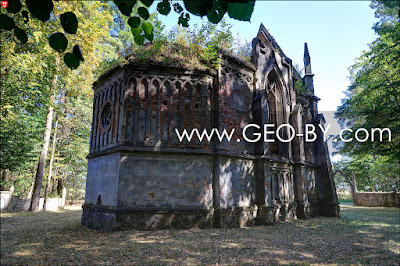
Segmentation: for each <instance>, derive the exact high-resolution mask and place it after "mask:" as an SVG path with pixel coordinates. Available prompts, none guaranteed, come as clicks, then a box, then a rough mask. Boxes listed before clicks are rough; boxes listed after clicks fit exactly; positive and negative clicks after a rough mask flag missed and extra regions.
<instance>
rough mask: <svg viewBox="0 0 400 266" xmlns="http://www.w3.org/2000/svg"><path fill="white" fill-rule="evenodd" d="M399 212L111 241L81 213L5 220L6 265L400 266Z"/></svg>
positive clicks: (137, 234)
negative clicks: (347, 265)
mask: <svg viewBox="0 0 400 266" xmlns="http://www.w3.org/2000/svg"><path fill="white" fill-rule="evenodd" d="M398 211H399V210H398V209H393V208H365V207H348V206H345V207H342V215H343V218H342V219H339V218H324V217H319V218H312V219H309V220H298V221H295V222H292V223H281V224H278V225H273V226H262V227H261V226H260V227H252V228H246V229H237V228H236V229H202V230H200V229H191V230H162V231H136V230H131V231H124V232H113V233H105V232H99V231H95V230H91V229H87V228H85V227H82V226H81V225H80V217H81V213H82V212H81V211H80V210H79V211H62V212H45V213H28V212H25V213H11V214H1V240H2V241H1V263H2V264H27V263H28V264H46V263H55V264H99V263H107V264H112V263H115V264H132V263H137V264H148V263H151V264H160V263H162V264H174V263H182V264H191V263H192V264H194V263H196V264H198V263H204V264H210V263H229V264H243V263H248V264H277V263H284V264H291V263H295V264H301V263H305V264H308V263H361V264H369V263H375V264H376V263H379V264H398V263H400V259H399V247H400V239H399V234H398V232H399V224H400V221H399V220H400V219H399V212H398Z"/></svg>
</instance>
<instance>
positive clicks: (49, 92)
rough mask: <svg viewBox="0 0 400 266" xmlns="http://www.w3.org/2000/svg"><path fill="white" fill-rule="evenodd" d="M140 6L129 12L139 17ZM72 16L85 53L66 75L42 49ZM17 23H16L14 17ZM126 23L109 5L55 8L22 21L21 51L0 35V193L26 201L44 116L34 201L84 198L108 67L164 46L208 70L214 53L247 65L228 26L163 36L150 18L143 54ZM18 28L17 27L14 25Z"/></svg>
mask: <svg viewBox="0 0 400 266" xmlns="http://www.w3.org/2000/svg"><path fill="white" fill-rule="evenodd" d="M140 6H144V5H141V4H140V3H139V4H138V5H136V6H135V7H133V12H132V13H133V14H135V13H137V12H138V8H139V7H140ZM68 11H73V13H74V14H75V15H76V17H77V18H78V20H79V28H78V30H77V34H76V36H72V37H71V36H68V37H69V38H70V41H71V40H72V41H79V44H80V49H81V50H82V53H83V54H84V61H83V62H82V63H81V64H80V66H79V67H78V68H77V69H75V70H71V69H70V68H69V67H68V66H66V65H65V64H64V63H63V62H62V59H61V56H60V55H59V54H58V53H55V52H54V50H53V49H52V48H51V47H50V46H49V44H48V40H47V38H48V36H49V35H50V34H51V33H52V32H54V31H57V30H59V31H60V30H61V25H60V24H59V23H58V21H57V19H56V17H57V16H59V15H60V14H63V13H65V12H68ZM21 20H22V18H21ZM128 20H129V17H126V16H124V15H122V14H121V12H120V10H119V8H118V6H117V5H115V4H114V3H113V2H100V1H82V2H80V3H77V2H76V3H72V4H71V3H66V2H56V3H55V8H54V11H53V13H52V14H51V16H50V19H49V21H47V22H46V23H42V22H40V21H37V20H33V19H31V20H29V21H28V22H27V23H28V28H29V32H28V34H29V41H28V42H27V43H26V44H21V43H20V42H18V41H17V40H16V38H15V36H14V35H13V34H12V32H11V31H3V30H2V31H1V33H0V38H1V40H2V42H1V44H0V49H1V53H2V55H3V56H2V57H1V69H0V70H1V74H2V75H1V87H2V90H1V131H0V152H1V161H0V169H1V181H0V182H1V183H0V185H1V188H2V190H7V189H9V188H10V187H11V186H12V185H14V187H15V190H14V195H16V196H21V197H22V198H27V197H32V193H33V187H34V182H35V175H36V173H37V167H38V161H39V159H40V157H41V156H40V155H41V150H43V149H42V145H43V135H44V134H46V133H45V132H46V130H45V129H46V121H49V109H52V112H53V114H52V117H51V119H50V123H47V127H48V128H51V131H49V132H51V134H50V136H49V137H50V141H49V147H48V153H47V156H45V160H46V163H45V169H44V177H43V186H42V189H41V191H40V195H41V197H45V196H48V197H61V191H62V188H63V187H66V188H67V190H68V194H67V199H70V200H78V199H83V198H84V192H85V191H84V190H85V181H86V171H87V169H86V167H87V160H86V156H87V154H88V152H89V137H90V127H91V120H92V103H93V91H92V83H93V82H94V81H95V80H96V79H97V78H98V77H99V76H100V75H101V74H103V73H104V72H106V71H107V70H109V69H110V68H112V67H114V66H116V65H118V64H120V63H123V62H124V61H126V60H127V58H128V57H129V56H130V55H131V54H132V53H135V54H137V55H138V56H142V57H143V58H142V59H144V60H145V59H146V58H152V57H153V55H154V54H155V53H157V54H162V53H163V52H168V49H167V44H175V45H179V46H185V47H187V48H188V53H189V55H190V56H189V58H195V57H200V59H201V60H202V61H205V62H209V63H211V64H212V61H213V60H216V55H217V48H218V49H224V50H225V51H227V52H228V53H231V54H233V55H235V56H237V57H240V58H242V59H244V60H249V57H250V53H251V45H250V43H249V42H247V41H245V40H241V39H240V37H239V36H233V33H232V31H231V27H232V26H231V25H230V24H228V23H226V22H225V21H224V20H222V21H220V22H219V23H218V24H213V23H211V22H203V24H201V25H193V27H191V28H188V27H182V26H180V25H176V26H175V27H174V28H173V29H172V30H170V31H167V30H165V27H164V25H163V23H162V21H161V20H160V19H159V16H158V14H157V13H156V12H155V13H153V14H149V18H148V21H149V22H151V23H152V25H153V35H154V39H153V41H152V46H151V47H150V48H149V47H148V46H147V47H144V46H141V45H138V44H137V43H136V42H135V35H134V34H132V31H131V27H130V24H129V21H128ZM15 23H16V24H17V25H18V24H22V23H23V21H18V20H16V21H15Z"/></svg>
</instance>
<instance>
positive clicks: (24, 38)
mask: <svg viewBox="0 0 400 266" xmlns="http://www.w3.org/2000/svg"><path fill="white" fill-rule="evenodd" d="M14 35H15V37H17V39H18V40H19V41H20V42H21V43H27V42H28V35H27V34H26V32H25V31H24V30H22V29H20V28H18V27H14Z"/></svg>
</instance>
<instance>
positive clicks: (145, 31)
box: [142, 22, 153, 35]
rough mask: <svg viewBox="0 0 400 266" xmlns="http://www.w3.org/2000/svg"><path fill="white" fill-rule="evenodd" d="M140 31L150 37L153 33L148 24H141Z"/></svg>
mask: <svg viewBox="0 0 400 266" xmlns="http://www.w3.org/2000/svg"><path fill="white" fill-rule="evenodd" d="M142 29H143V31H144V33H146V34H147V35H151V34H152V33H153V25H152V24H151V23H149V22H143V23H142Z"/></svg>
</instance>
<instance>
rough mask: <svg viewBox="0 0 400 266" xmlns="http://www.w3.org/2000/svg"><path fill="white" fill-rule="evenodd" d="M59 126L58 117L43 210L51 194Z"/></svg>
mask: <svg viewBox="0 0 400 266" xmlns="http://www.w3.org/2000/svg"><path fill="white" fill-rule="evenodd" d="M57 126H58V119H56V123H55V125H54V133H53V145H52V147H51V155H50V162H49V175H48V177H47V185H46V190H45V194H44V203H43V210H46V204H47V198H48V196H49V189H50V185H51V176H52V170H53V160H54V152H55V150H56V143H57Z"/></svg>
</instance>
